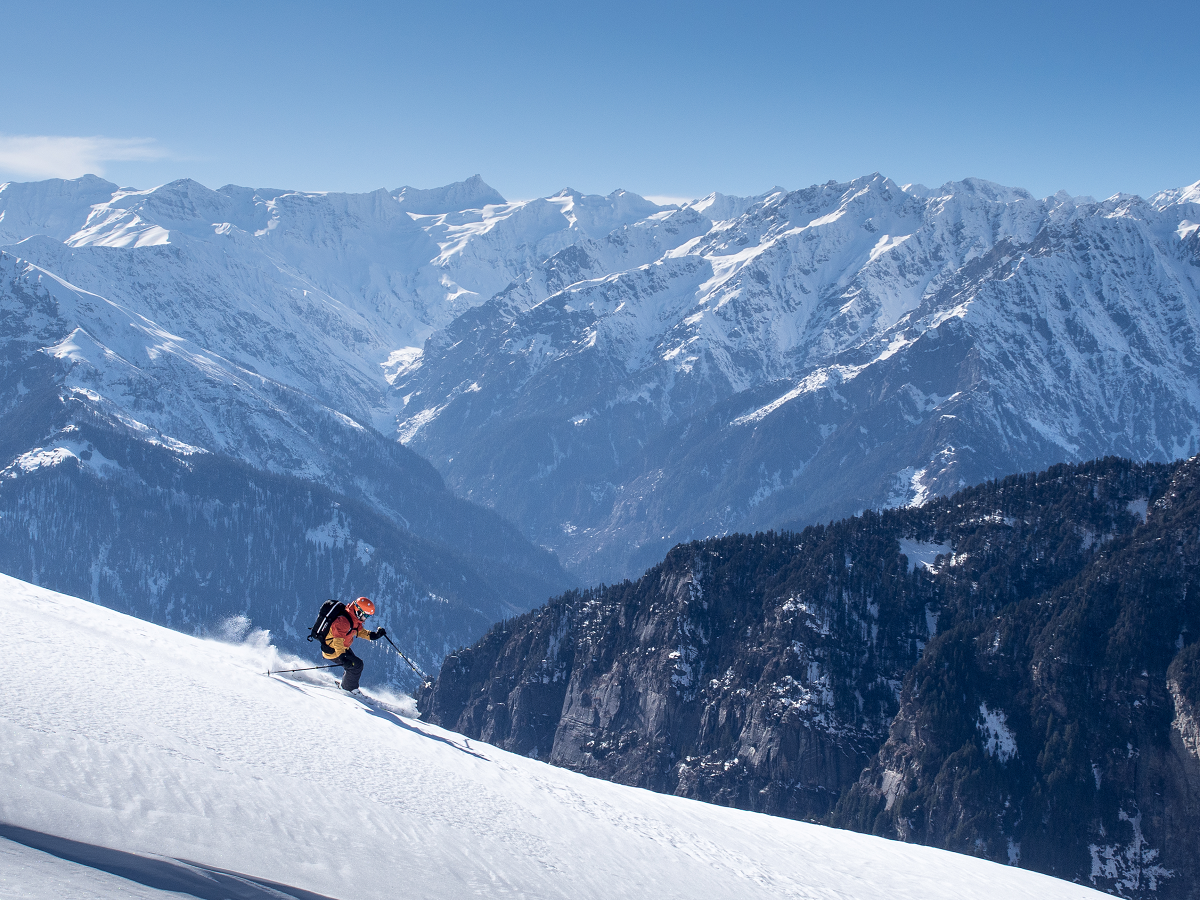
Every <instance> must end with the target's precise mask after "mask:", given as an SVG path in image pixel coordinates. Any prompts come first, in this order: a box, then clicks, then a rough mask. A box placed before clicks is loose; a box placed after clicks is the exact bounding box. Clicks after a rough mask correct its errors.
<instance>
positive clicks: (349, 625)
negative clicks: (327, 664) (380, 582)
mask: <svg viewBox="0 0 1200 900" xmlns="http://www.w3.org/2000/svg"><path fill="white" fill-rule="evenodd" d="M374 614H375V604H374V603H372V602H371V601H370V600H369V599H368V598H366V597H359V598H358V599H357V600H355V601H354V602H353V603H348V604H347V605H346V612H345V614H344V615H340V616H338V617H337V618H336V619H335V620H334V621H333V624H332V625H330V626H329V632H328V633H327V634H326V635H325V639H324V640H322V641H321V655H322V656H324V657H325V658H326V659H331V660H333V661H334V662H335V663H337V664H338V665H340V666H341V667H342V668H343V669H344V670H345V674H344V675H342V690H343V691H353V690H357V689H358V679H359V678H361V677H362V670H363V661H362V660H361V659H359V658H358V657H357V656H355V655H354V651H353V650H351V649H350V645H351V644H353V643H354V639H355V638H356V637H360V638H366V639H367V640H369V641H377V640H379V639H380V638H381V637H383V636H384V635H385V634H387V632H386V631H385V630H384V628H383V626H382V625H381V626H380V627H378V628H376V629H375V630H374V631H367V629H366V628H365V627H364V626H363V622H364V621H365V620H366V618H367V616H371V615H374Z"/></svg>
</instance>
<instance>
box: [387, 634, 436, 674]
mask: <svg viewBox="0 0 1200 900" xmlns="http://www.w3.org/2000/svg"><path fill="white" fill-rule="evenodd" d="M383 639H384V640H385V641H387V642H388V643H389V644H392V639H391V638H390V637H388V636H387V635H386V634H385V635H384V636H383ZM392 649H393V650H395V651H396V653H397V655H399V657H400V658H401V659H402V660H404V661H405V662H406V663H408V667H409V668H410V669H412V670H413V671H414V672H416V673H417V674H418V675H419V676H420V677H421V680H422V681H423V682H425V683H426V684H429V683H430V679H429V676H428V675H426V674H425V673H424V672H422V671H421V669H420V667H419V666H418V665H417V664H416V663H415V662H413V661H412V660H411V659H409V658H408V657H407V656H405V655H404V652H403V651H402V650H401V649H400V648H399V647H397V646H396V645H395V644H392Z"/></svg>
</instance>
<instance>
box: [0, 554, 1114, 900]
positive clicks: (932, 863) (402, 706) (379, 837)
mask: <svg viewBox="0 0 1200 900" xmlns="http://www.w3.org/2000/svg"><path fill="white" fill-rule="evenodd" d="M0 615H3V616H4V618H5V620H7V621H14V622H15V621H35V622H37V623H38V628H39V629H40V630H41V631H43V632H44V633H46V634H52V635H54V641H55V646H56V647H58V648H61V649H60V651H59V652H58V653H57V654H56V655H55V657H54V664H53V665H51V666H46V667H44V670H43V671H42V672H41V673H40V674H39V676H38V679H37V683H36V686H34V685H32V684H31V682H30V681H29V679H23V678H13V677H10V678H5V679H3V680H2V681H0V710H2V711H0V822H2V823H4V826H5V831H4V832H3V833H0V894H2V895H3V896H6V897H7V896H19V897H22V898H29V900H59V898H61V897H79V896H83V895H82V894H80V886H81V885H86V886H87V893H86V895H87V896H88V897H89V898H94V900H117V898H128V897H136V898H139V900H149V898H151V897H154V898H166V897H168V896H171V897H178V896H181V894H179V893H168V892H167V891H169V890H172V888H168V889H167V891H159V890H154V888H155V886H156V885H158V886H159V887H165V886H166V885H165V884H164V882H165V881H168V880H169V879H167V878H164V876H163V873H164V872H165V873H167V875H172V874H174V875H176V877H178V874H179V873H188V874H190V876H191V877H192V879H193V882H194V883H200V884H202V885H204V886H205V887H206V888H207V892H206V893H203V894H199V893H198V894H197V896H218V894H217V893H214V891H216V890H217V885H218V884H219V883H222V882H223V883H225V884H228V885H230V889H229V895H230V896H235V895H236V896H238V897H259V896H261V897H268V896H269V897H311V896H312V895H313V893H315V894H317V895H321V896H325V897H356V898H362V900H373V898H392V897H396V896H397V895H398V892H399V893H402V894H404V895H405V896H414V897H424V898H429V900H442V898H446V900H450V898H454V900H457V898H461V897H466V896H504V897H509V896H512V897H517V896H519V897H527V898H530V900H543V898H545V900H549V898H564V897H570V898H573V900H610V898H613V897H654V898H661V900H682V898H685V897H698V896H703V897H706V898H712V900H756V898H764V900H766V898H770V900H778V898H801V897H803V898H808V900H835V898H836V900H876V898H880V897H887V898H889V900H918V898H919V900H987V898H992V897H998V896H1001V897H1005V898H1009V900H1035V898H1036V900H1090V898H1097V900H1098V898H1101V897H1103V896H1104V895H1103V894H1099V893H1097V892H1095V891H1092V890H1089V889H1087V888H1084V887H1081V886H1079V885H1075V884H1070V883H1068V882H1065V881H1058V880H1055V879H1053V878H1049V877H1047V876H1044V875H1038V874H1036V873H1033V872H1029V871H1025V870H1021V869H1017V868H1014V867H1007V866H1001V865H998V864H996V863H991V862H986V861H984V860H981V859H976V858H973V857H969V856H963V855H958V854H953V853H949V852H946V851H942V850H935V849H932V848H929V847H920V846H914V845H911V844H903V843H900V842H898V841H889V840H885V839H882V838H876V837H870V836H868V835H862V834H856V833H852V832H847V831H837V830H834V829H830V828H825V827H822V826H818V825H810V824H807V823H804V822H797V821H792V820H789V819H783V818H778V817H773V816H766V815H759V814H755V813H749V812H745V811H742V810H736V809H728V808H724V807H719V806H714V805H710V804H706V803H701V802H698V801H694V800H686V799H683V798H680V797H673V796H666V795H662V794H655V793H651V792H649V791H644V790H639V789H636V788H630V787H625V786H623V785H618V784H613V783H610V782H607V781H602V780H598V779H590V778H587V777H585V776H582V775H578V774H576V773H573V772H570V771H567V770H565V769H560V768H555V767H552V766H549V765H547V764H545V763H541V762H538V761H536V760H532V759H526V758H524V757H519V756H516V755H514V754H511V753H506V752H504V751H502V750H498V749H497V748H495V747H492V746H490V745H488V744H483V743H479V742H477V741H472V740H468V739H466V738H464V737H463V736H462V735H459V734H455V733H453V732H450V731H445V730H443V729H441V728H437V727H435V726H432V725H428V724H426V723H424V722H421V721H420V720H418V719H415V718H413V717H412V715H413V712H412V703H411V700H409V699H408V698H405V697H403V696H402V695H398V694H396V693H394V692H392V691H390V690H387V689H368V690H367V691H365V692H364V694H363V696H361V697H359V696H352V695H347V694H344V693H343V692H342V691H341V690H340V689H339V688H336V687H334V686H333V679H331V678H330V677H329V675H328V674H326V673H325V672H321V671H316V672H305V673H290V674H284V675H280V674H274V675H270V676H268V675H267V672H268V670H270V671H275V672H277V671H278V670H280V669H291V668H297V667H301V666H306V665H309V666H311V665H314V664H315V663H314V661H312V660H303V659H297V658H294V657H285V656H283V655H281V654H280V653H279V652H278V651H277V650H276V649H275V648H274V647H273V646H272V644H271V639H270V635H269V632H268V631H262V630H250V631H249V636H248V637H247V638H244V639H242V638H241V635H242V634H245V633H246V632H247V629H248V628H252V627H253V626H257V627H258V628H267V629H270V628H272V627H273V626H275V625H276V623H273V622H254V623H248V622H246V621H245V620H242V621H241V622H239V623H237V624H236V625H235V626H234V627H226V628H222V627H221V626H222V623H220V622H212V623H210V627H211V628H212V632H213V633H214V634H224V635H225V637H224V639H223V640H220V639H211V640H200V639H197V638H194V637H190V636H188V635H184V634H180V633H178V632H173V631H169V630H167V629H165V628H160V627H158V626H155V625H151V624H149V623H147V622H144V621H140V620H138V619H134V618H131V617H129V616H125V615H122V614H121V613H117V612H114V611H112V610H108V609H104V608H102V607H99V606H96V605H93V604H91V603H87V602H85V601H82V600H77V599H75V598H72V597H67V596H64V595H62V594H55V593H53V592H50V591H47V590H45V589H43V588H38V587H34V586H32V585H29V584H25V583H23V582H20V581H17V580H15V579H12V578H9V577H8V576H3V575H0ZM239 640H240V642H238V641H239ZM382 652H384V651H383V650H380V649H378V647H377V646H372V647H370V648H368V649H366V650H364V656H365V658H366V663H367V673H368V677H369V675H370V672H371V671H372V669H373V667H374V666H375V665H376V658H373V657H372V656H371V655H370V654H371V653H382ZM368 683H369V682H368ZM347 760H352V765H350V764H349V763H348V762H347ZM335 776H336V778H335ZM337 778H340V779H341V782H339V784H338V786H337V788H336V790H335V791H334V795H330V793H329V790H330V788H329V784H330V783H331V782H330V779H334V780H335V781H336V780H337ZM331 796H336V800H335V801H334V800H331V799H330V797H331ZM331 802H332V803H335V805H336V808H337V815H331V814H330V809H331V806H330V804H331ZM18 829H20V830H18ZM46 838H49V841H50V844H49V846H50V847H51V848H54V847H58V848H62V847H64V846H74V847H75V848H76V849H81V850H84V851H85V852H84V853H83V854H76V855H74V856H73V857H72V854H70V853H62V852H61V849H60V852H59V854H58V855H53V854H52V853H47V852H39V851H38V850H37V849H36V848H37V846H39V840H42V839H46ZM55 839H58V841H57V844H56V843H54V842H55ZM22 841H24V843H22ZM63 842H75V843H74V844H73V845H68V844H64V843H63ZM42 846H46V844H45V843H43V844H42ZM64 857H65V858H64ZM72 859H74V860H75V861H71V860H72ZM184 861H186V862H184ZM118 866H120V868H117V867H118ZM148 874H157V875H158V877H159V878H160V879H163V880H162V881H159V882H155V881H148V880H147V875H148ZM122 876H123V877H122ZM129 879H133V880H132V881H131V880H129ZM139 879H140V883H139ZM264 883H273V885H274V887H273V888H272V887H271V886H270V885H269V884H264ZM174 889H175V890H178V888H174ZM302 892H311V893H302ZM220 896H225V894H220Z"/></svg>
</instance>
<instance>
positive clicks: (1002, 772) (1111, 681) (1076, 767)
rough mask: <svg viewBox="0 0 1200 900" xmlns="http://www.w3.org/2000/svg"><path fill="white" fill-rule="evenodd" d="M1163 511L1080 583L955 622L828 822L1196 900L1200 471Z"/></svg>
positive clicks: (1115, 887)
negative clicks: (875, 754)
mask: <svg viewBox="0 0 1200 900" xmlns="http://www.w3.org/2000/svg"><path fill="white" fill-rule="evenodd" d="M1152 496H1153V497H1154V498H1156V499H1153V502H1151V503H1150V504H1149V505H1148V506H1147V507H1145V508H1144V509H1145V515H1146V522H1145V524H1143V525H1141V526H1140V527H1138V528H1136V529H1134V530H1133V531H1132V532H1131V533H1129V534H1118V535H1109V534H1108V533H1106V532H1100V533H1099V534H1101V535H1103V536H1104V537H1105V538H1106V539H1107V541H1108V542H1107V543H1106V545H1105V548H1104V550H1103V551H1102V552H1101V553H1100V554H1099V556H1098V557H1097V558H1096V559H1095V560H1094V561H1093V562H1092V563H1091V564H1090V565H1089V566H1088V567H1087V568H1086V569H1084V570H1083V571H1081V572H1080V573H1079V574H1078V575H1077V576H1075V577H1074V578H1072V579H1070V580H1068V581H1066V582H1065V583H1063V584H1061V585H1059V586H1057V587H1055V588H1053V589H1051V590H1049V591H1046V592H1044V593H1038V594H1035V595H1033V596H1030V597H1028V598H1026V599H1024V600H1022V601H1020V602H1018V603H1015V604H1013V605H1011V606H1009V607H1007V608H1005V609H1002V610H999V611H998V614H994V615H977V614H968V612H969V607H966V606H960V609H962V611H963V612H962V613H960V615H959V618H958V621H957V622H956V624H954V626H953V627H951V628H949V629H947V630H945V631H943V632H942V633H940V634H939V635H938V638H937V640H936V641H934V642H932V643H931V644H930V646H929V648H928V650H927V652H926V654H925V655H924V657H923V658H922V660H921V662H920V663H919V664H918V666H917V667H916V668H915V669H914V671H913V673H912V675H911V676H910V679H909V681H908V682H907V684H906V687H905V691H904V693H903V695H902V698H901V706H900V713H899V715H898V716H897V718H896V721H895V722H894V723H893V725H892V731H891V735H890V737H889V739H888V741H887V742H886V743H885V744H884V746H883V747H882V748H881V749H880V752H879V755H878V757H877V758H876V760H874V761H873V763H872V765H871V767H870V768H869V769H867V770H866V771H864V773H863V775H862V777H861V778H860V779H859V782H858V784H857V785H855V787H854V788H853V789H852V790H850V791H849V792H848V793H847V794H846V796H845V797H844V798H843V800H842V803H841V805H840V806H839V808H838V810H837V812H836V813H835V815H834V817H833V821H834V822H836V823H838V824H842V825H846V826H849V827H856V828H862V829H864V830H869V831H873V832H875V833H879V834H886V835H890V836H893V837H899V838H902V839H905V840H915V841H920V842H922V843H929V844H934V845H936V846H942V847H947V848H950V849H956V850H960V851H963V852H972V853H977V854H980V855H985V856H989V857H991V858H993V859H998V860H1001V861H1004V860H1008V861H1014V862H1019V863H1020V864H1021V865H1027V866H1030V867H1032V868H1036V869H1038V870H1040V871H1044V872H1049V873H1051V874H1056V875H1059V876H1060V877H1066V878H1076V879H1087V880H1090V881H1092V882H1093V883H1095V884H1097V885H1100V886H1103V887H1104V888H1106V889H1109V890H1112V891H1114V892H1117V893H1120V894H1122V895H1125V896H1156V895H1157V896H1195V887H1194V886H1195V885H1196V883H1197V881H1196V878H1197V874H1198V871H1197V864H1196V861H1195V860H1196V850H1197V848H1198V847H1200V830H1198V825H1200V821H1198V820H1197V818H1196V813H1197V806H1196V797H1197V795H1196V776H1197V771H1198V769H1197V766H1198V765H1200V757H1198V756H1197V754H1196V749H1195V748H1196V743H1195V741H1196V732H1195V719H1194V715H1195V706H1194V702H1195V694H1194V690H1195V681H1194V680H1193V679H1194V675H1193V674H1192V673H1193V672H1194V671H1195V665H1196V662H1195V660H1196V658H1197V650H1198V647H1200V645H1197V644H1195V643H1193V642H1194V640H1195V634H1196V630H1197V628H1198V627H1200V621H1198V618H1197V617H1198V616H1200V608H1198V607H1197V606H1196V603H1195V600H1194V597H1195V592H1196V589H1197V587H1198V585H1197V574H1198V569H1197V566H1198V565H1200V542H1198V530H1197V510H1198V509H1200V461H1198V460H1195V459H1193V460H1191V461H1189V462H1188V463H1186V464H1184V465H1183V466H1182V467H1180V468H1179V469H1178V470H1177V471H1176V472H1175V474H1174V476H1173V477H1172V479H1171V480H1170V481H1169V482H1168V483H1167V485H1166V486H1165V491H1164V492H1162V493H1161V494H1160V493H1159V492H1158V491H1154V492H1152ZM1133 508H1134V510H1135V511H1136V512H1139V513H1140V512H1141V511H1142V509H1143V507H1141V506H1140V505H1139V506H1135V507H1133Z"/></svg>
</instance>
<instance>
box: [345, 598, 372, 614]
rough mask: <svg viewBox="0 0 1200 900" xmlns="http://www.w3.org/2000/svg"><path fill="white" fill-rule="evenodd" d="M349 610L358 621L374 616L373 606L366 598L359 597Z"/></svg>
mask: <svg viewBox="0 0 1200 900" xmlns="http://www.w3.org/2000/svg"><path fill="white" fill-rule="evenodd" d="M350 609H351V610H353V612H354V614H355V615H356V616H358V617H359V618H360V619H365V618H366V617H367V616H373V615H375V604H374V603H372V602H371V600H370V598H368V597H359V598H358V599H357V600H355V601H354V602H353V603H351V604H350Z"/></svg>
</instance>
